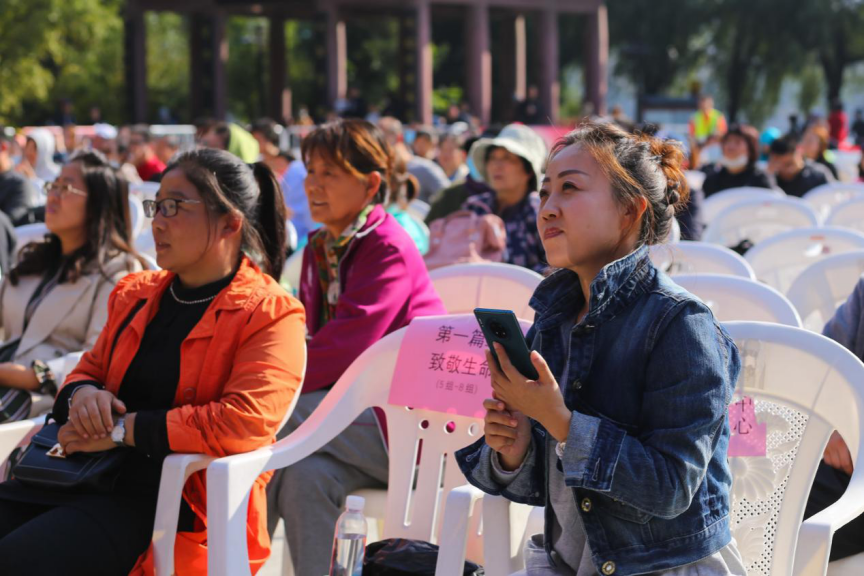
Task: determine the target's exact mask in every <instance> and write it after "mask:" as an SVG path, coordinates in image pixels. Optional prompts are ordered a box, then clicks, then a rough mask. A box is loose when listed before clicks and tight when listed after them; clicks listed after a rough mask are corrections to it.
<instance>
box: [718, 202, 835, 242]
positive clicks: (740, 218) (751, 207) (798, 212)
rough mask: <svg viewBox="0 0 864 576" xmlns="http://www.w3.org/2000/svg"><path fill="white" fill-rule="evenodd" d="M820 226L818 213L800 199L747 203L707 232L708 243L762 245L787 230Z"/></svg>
mask: <svg viewBox="0 0 864 576" xmlns="http://www.w3.org/2000/svg"><path fill="white" fill-rule="evenodd" d="M818 225H819V218H818V216H817V215H816V212H814V211H813V209H812V208H811V207H810V206H809V205H808V204H807V203H806V202H804V201H803V200H801V199H799V198H767V199H763V200H747V201H742V202H738V203H736V204H733V205H732V206H729V207H728V208H725V209H724V210H723V211H722V212H720V213H719V214H718V215H717V216H716V217H715V218H714V219H713V220H712V221H711V222H709V224H708V227H707V228H705V233H704V234H703V235H702V240H703V241H704V242H711V243H712V244H720V245H723V246H736V245H738V243H739V242H741V241H742V240H744V239H748V240H750V241H751V242H752V243H753V244H758V243H759V242H761V241H762V240H764V239H765V238H770V237H771V236H774V235H776V234H779V233H781V232H785V231H787V230H794V229H795V228H812V227H816V226H818Z"/></svg>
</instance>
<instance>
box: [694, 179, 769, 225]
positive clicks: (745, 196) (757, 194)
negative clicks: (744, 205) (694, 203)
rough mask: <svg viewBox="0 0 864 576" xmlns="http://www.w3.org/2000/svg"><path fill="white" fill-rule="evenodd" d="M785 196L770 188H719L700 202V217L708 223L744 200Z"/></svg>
mask: <svg viewBox="0 0 864 576" xmlns="http://www.w3.org/2000/svg"><path fill="white" fill-rule="evenodd" d="M785 196H786V194H785V193H784V192H783V191H782V190H774V189H772V188H753V187H750V186H743V187H740V188H729V189H727V190H721V191H720V192H715V193H714V194H712V195H710V196H708V197H707V198H705V202H704V203H703V204H702V219H703V220H704V221H705V223H706V224H710V223H711V221H713V220H714V218H715V217H716V216H717V215H718V214H720V212H722V211H723V210H725V209H726V208H728V207H729V206H732V205H733V204H736V203H738V202H741V201H744V200H762V199H764V198H783V197H785Z"/></svg>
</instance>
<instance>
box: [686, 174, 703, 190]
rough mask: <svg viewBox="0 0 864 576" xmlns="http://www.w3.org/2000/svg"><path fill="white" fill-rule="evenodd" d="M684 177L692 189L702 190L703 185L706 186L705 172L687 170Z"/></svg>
mask: <svg viewBox="0 0 864 576" xmlns="http://www.w3.org/2000/svg"><path fill="white" fill-rule="evenodd" d="M684 177H685V178H687V184H688V185H689V186H690V188H699V189H700V190H701V189H702V185H703V184H705V172H702V171H701V170H685V171H684Z"/></svg>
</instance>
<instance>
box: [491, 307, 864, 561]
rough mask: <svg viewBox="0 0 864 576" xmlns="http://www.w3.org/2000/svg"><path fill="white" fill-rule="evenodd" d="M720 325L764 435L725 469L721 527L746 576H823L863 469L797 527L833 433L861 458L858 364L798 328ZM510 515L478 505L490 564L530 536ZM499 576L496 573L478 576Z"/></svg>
mask: <svg viewBox="0 0 864 576" xmlns="http://www.w3.org/2000/svg"><path fill="white" fill-rule="evenodd" d="M725 326H726V328H727V330H728V331H729V333H730V334H731V336H732V338H733V339H734V340H735V343H736V344H737V345H738V349H739V351H740V353H741V361H742V370H741V376H740V377H739V380H738V392H739V393H740V394H743V395H746V396H750V397H752V398H753V399H754V401H755V403H756V416H757V421H759V422H762V423H766V424H767V430H768V435H767V455H766V457H764V458H762V457H747V458H743V457H739V458H732V459H731V462H730V465H731V469H732V473H733V485H732V514H731V516H730V525H731V529H732V533H733V536H734V537H735V539H736V541H737V544H738V550H739V551H740V552H741V555H742V557H743V558H744V561H745V565H746V567H747V569H748V574H749V575H750V576H769V575H770V576H793V575H794V576H813V575H824V574H826V567H827V566H828V553H829V550H830V544H831V537H832V536H833V533H834V532H835V531H836V530H837V529H838V528H840V527H842V526H843V525H845V524H847V523H848V522H850V521H851V520H853V519H855V518H856V517H858V516H859V515H860V514H862V513H864V468H861V467H859V466H856V467H855V472H854V473H853V475H852V480H851V482H850V483H849V487H848V488H847V490H846V493H845V494H844V495H843V496H842V497H841V499H840V500H839V501H838V502H836V503H835V504H833V505H832V506H830V507H829V508H827V509H825V510H823V511H822V512H820V513H819V514H816V515H815V516H813V517H812V518H810V519H808V520H807V521H806V522H804V523H803V524H801V518H802V517H803V515H804V506H805V504H806V502H807V494H808V493H809V491H810V486H811V484H812V482H813V477H814V476H815V474H816V468H817V466H818V464H819V462H820V460H821V459H822V451H823V449H824V447H825V445H826V443H827V441H828V437H829V436H830V435H831V432H832V431H833V430H835V429H836V430H837V431H838V432H839V433H840V435H841V436H843V438H844V439H845V440H846V443H847V444H848V446H849V450H850V452H851V453H852V458H853V461H854V462H856V463H860V462H862V458H864V444H862V443H861V430H862V428H861V424H862V422H861V415H862V414H864V364H862V363H861V361H860V360H859V359H858V358H856V357H855V356H854V355H853V354H852V353H851V352H849V351H848V350H846V349H845V348H843V347H842V346H840V345H839V344H837V343H836V342H834V341H832V340H829V339H828V338H824V337H822V336H820V335H818V334H814V333H812V332H808V331H806V330H802V329H800V328H794V327H791V326H783V325H781V324H769V323H761V322H730V323H728V324H726V325H725ZM514 507H515V505H511V503H510V502H508V501H507V500H505V499H504V498H502V497H498V496H488V495H487V496H485V497H484V498H483V527H484V528H483V530H484V534H483V538H484V542H483V547H484V552H485V554H486V557H487V558H489V556H490V555H494V556H495V557H496V561H497V564H500V563H501V559H502V558H504V557H506V550H507V548H508V544H510V548H511V550H512V548H514V547H519V546H522V545H524V539H523V540H522V542H518V540H519V538H520V536H521V535H522V534H527V533H528V532H536V530H527V529H525V527H524V515H520V516H521V517H518V518H517V515H516V514H514V513H513V512H512V509H513V508H514ZM537 510H540V509H537ZM534 514H535V515H536V514H537V512H535V513H534ZM528 535H529V536H530V534H528ZM511 554H512V553H511ZM859 556H860V555H859ZM511 558H512V559H513V560H514V562H509V561H505V562H507V564H508V565H509V569H510V572H513V571H515V570H518V569H521V566H519V565H516V563H515V560H516V558H515V556H511ZM793 559H794V561H793ZM856 563H857V570H858V571H857V572H846V573H847V574H852V573H854V574H861V573H864V562H862V559H861V558H859V557H858V556H856V557H854V558H849V559H847V560H844V561H842V562H841V563H837V565H836V567H837V568H838V569H840V568H841V565H842V568H843V569H844V570H849V569H850V568H849V566H850V565H852V566H856ZM486 566H487V568H488V566H489V563H488V562H487V565H486ZM834 567H835V564H833V563H832V565H831V568H830V569H829V570H828V574H831V575H833V574H834V573H835V571H834V570H833V568H834ZM506 573H508V572H501V571H500V569H498V568H497V567H496V570H495V571H494V572H493V571H491V570H489V571H487V574H489V575H490V576H500V575H501V574H506Z"/></svg>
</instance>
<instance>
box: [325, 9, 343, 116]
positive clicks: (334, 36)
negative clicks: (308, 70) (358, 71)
mask: <svg viewBox="0 0 864 576" xmlns="http://www.w3.org/2000/svg"><path fill="white" fill-rule="evenodd" d="M347 92H348V39H347V37H346V34H345V20H344V19H343V18H342V15H341V14H340V12H339V7H338V6H336V5H335V4H330V5H328V7H327V101H328V102H329V104H330V108H331V109H333V108H335V105H336V101H337V100H340V99H342V98H345V96H346V94H347Z"/></svg>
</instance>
